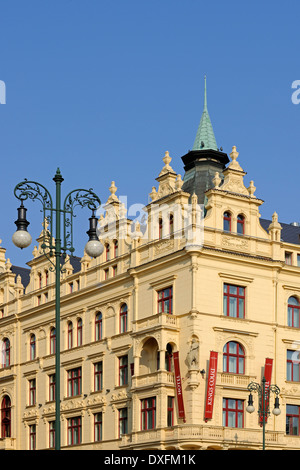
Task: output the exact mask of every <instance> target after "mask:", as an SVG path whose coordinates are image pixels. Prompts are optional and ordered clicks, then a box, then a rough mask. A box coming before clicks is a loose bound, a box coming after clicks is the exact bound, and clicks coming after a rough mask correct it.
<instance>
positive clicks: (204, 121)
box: [193, 77, 218, 150]
mask: <svg viewBox="0 0 300 470" xmlns="http://www.w3.org/2000/svg"><path fill="white" fill-rule="evenodd" d="M208 149H210V150H218V146H217V142H216V138H215V134H214V131H213V127H212V124H211V120H210V117H209V114H208V109H207V94H206V77H205V78H204V108H203V113H202V116H201V121H200V124H199V127H198V131H197V134H196V139H195V142H194V146H193V150H208Z"/></svg>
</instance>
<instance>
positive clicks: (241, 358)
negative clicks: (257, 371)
mask: <svg viewBox="0 0 300 470" xmlns="http://www.w3.org/2000/svg"><path fill="white" fill-rule="evenodd" d="M223 372H228V373H231V374H244V373H245V352H244V349H243V347H242V346H241V345H240V344H239V343H236V342H235V341H229V342H228V343H226V344H225V346H224V348H223Z"/></svg>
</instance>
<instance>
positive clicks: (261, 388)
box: [246, 377, 281, 450]
mask: <svg viewBox="0 0 300 470" xmlns="http://www.w3.org/2000/svg"><path fill="white" fill-rule="evenodd" d="M247 388H248V390H249V392H250V394H249V398H248V406H247V407H246V411H247V412H248V413H253V412H254V411H255V408H254V404H253V395H252V393H251V392H257V393H258V396H259V410H258V414H259V416H260V417H261V419H262V428H263V450H265V448H266V419H267V416H268V415H269V414H270V412H269V399H270V392H272V393H274V394H275V403H274V409H273V410H272V413H273V414H274V415H275V416H279V415H280V413H281V410H280V408H279V397H278V395H279V393H280V388H279V387H277V385H269V386H267V387H266V379H265V377H263V379H262V385H260V384H258V383H256V382H251V383H250V384H249V385H248V387H247Z"/></svg>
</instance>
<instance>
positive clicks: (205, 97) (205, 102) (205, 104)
mask: <svg viewBox="0 0 300 470" xmlns="http://www.w3.org/2000/svg"><path fill="white" fill-rule="evenodd" d="M204 111H207V93H206V75H204Z"/></svg>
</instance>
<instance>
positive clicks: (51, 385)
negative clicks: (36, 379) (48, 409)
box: [49, 374, 55, 401]
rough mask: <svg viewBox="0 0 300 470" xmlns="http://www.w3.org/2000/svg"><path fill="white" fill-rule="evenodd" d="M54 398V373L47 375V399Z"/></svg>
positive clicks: (51, 399)
mask: <svg viewBox="0 0 300 470" xmlns="http://www.w3.org/2000/svg"><path fill="white" fill-rule="evenodd" d="M54 400H55V374H51V375H49V401H54Z"/></svg>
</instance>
